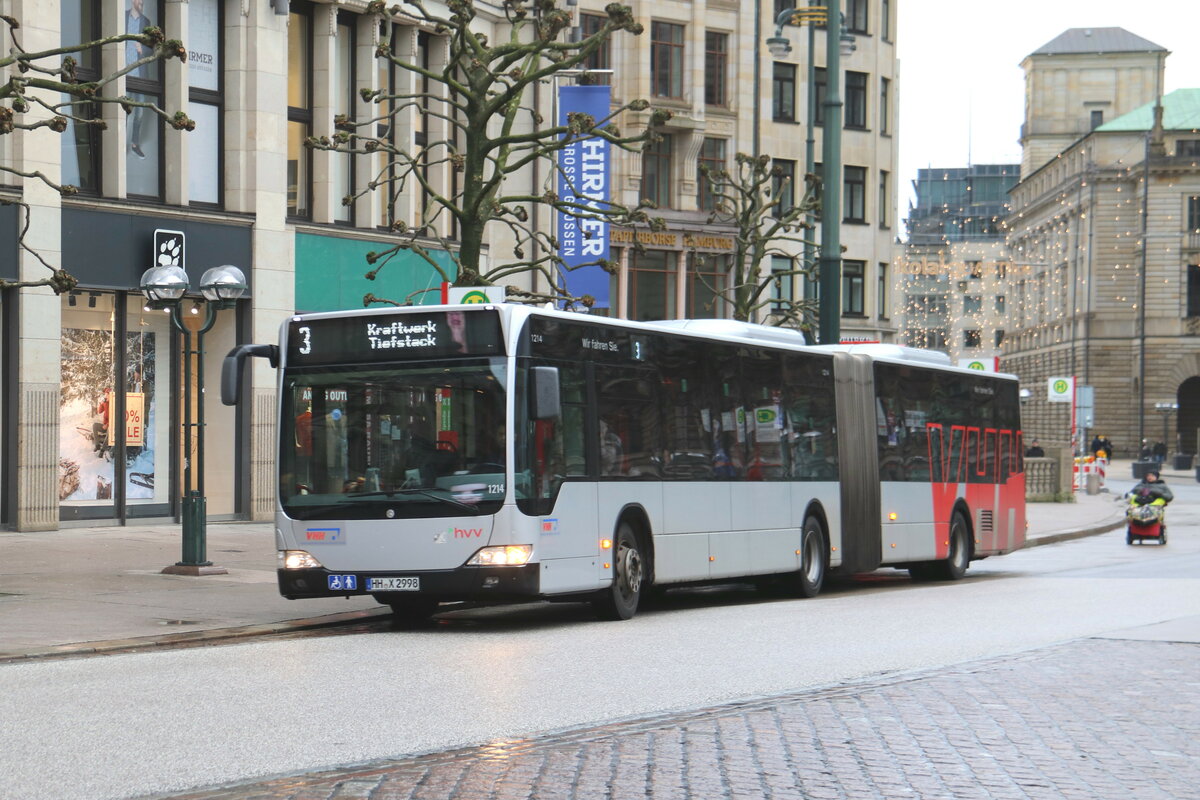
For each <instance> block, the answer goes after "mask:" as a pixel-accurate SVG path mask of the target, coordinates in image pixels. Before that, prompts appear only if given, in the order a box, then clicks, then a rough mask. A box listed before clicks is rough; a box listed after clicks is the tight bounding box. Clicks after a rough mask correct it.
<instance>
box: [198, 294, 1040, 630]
mask: <svg viewBox="0 0 1200 800" xmlns="http://www.w3.org/2000/svg"><path fill="white" fill-rule="evenodd" d="M247 355H257V356H267V357H270V358H271V359H272V361H273V362H274V363H275V364H276V365H277V366H278V368H279V399H280V402H279V423H278V435H279V452H278V463H277V468H278V478H279V495H278V506H277V511H276V528H277V530H278V534H277V538H278V548H279V570H278V577H279V590H280V592H281V594H283V595H284V596H286V597H289V598H300V597H305V598H312V597H335V596H337V597H340V596H345V595H355V594H370V595H372V596H374V597H375V598H376V599H377V600H378V601H379V602H381V603H384V604H387V605H389V606H391V607H392V608H393V609H394V611H395V612H396V614H397V615H398V616H401V617H408V618H414V619H415V618H421V617H427V616H429V615H430V614H432V613H434V612H435V611H436V610H437V609H438V605H439V604H440V603H443V602H451V601H466V600H469V601H495V602H508V601H513V600H521V599H534V598H537V599H546V600H572V601H577V600H587V601H591V602H592V603H593V604H594V605H595V607H596V609H597V611H598V613H599V614H600V615H601V616H604V617H608V618H615V619H628V618H629V617H631V616H633V614H634V613H635V612H636V611H637V608H638V603H639V600H640V598H641V597H642V596H643V595H644V594H645V592H646V591H647V589H648V587H650V586H656V587H672V586H679V585H687V584H697V583H705V582H730V581H732V580H741V579H754V580H755V581H760V582H762V583H776V584H783V585H785V586H787V587H790V588H791V589H792V590H793V591H794V592H795V593H796V594H797V595H800V596H804V597H811V596H813V595H816V594H817V593H818V592H819V591H820V590H821V586H822V584H823V582H824V581H825V578H826V575H827V574H828V573H830V572H832V573H839V574H854V573H862V572H869V571H872V570H875V569H878V568H880V567H894V568H899V569H907V570H909V571H910V572H911V573H912V575H913V576H914V577H919V578H928V579H934V578H941V579H950V580H953V579H958V578H961V577H962V576H963V574H964V572H965V571H966V569H967V566H968V564H969V562H970V561H971V560H974V559H980V558H985V557H987V556H991V555H999V554H1003V553H1007V552H1010V551H1012V550H1015V549H1017V548H1019V547H1021V546H1022V545H1023V543H1024V538H1025V506H1024V499H1025V486H1024V483H1025V481H1024V473H1023V464H1022V452H1023V451H1022V447H1021V422H1020V403H1019V399H1018V385H1017V380H1016V379H1015V378H1013V377H1012V376H1009V375H1001V374H995V373H982V372H974V371H970V370H965V369H960V368H958V367H955V366H953V365H951V363H950V361H949V359H948V358H947V357H946V356H944V355H943V354H939V353H931V352H926V351H919V350H912V349H908V348H903V347H898V346H893V345H846V346H832V347H809V346H805V345H804V344H803V340H802V338H801V337H800V335H799V334H798V333H797V332H795V331H791V330H786V329H780V328H771V327H764V326H759V325H752V324H747V323H740V322H732V321H721V320H694V321H672V322H658V323H654V322H650V323H635V322H628V321H624V320H614V319H606V318H597V317H591V316H585V315H580V314H572V313H564V312H558V311H552V310H545V309H538V308H531V307H527V306H520V305H509V304H502V305H464V306H418V307H410V308H397V309H387V310H374V309H370V310H362V311H347V312H336V313H322V314H307V315H302V316H295V317H292V318H290V319H289V320H288V321H287V322H286V323H285V324H284V325H283V328H282V332H281V341H280V344H279V345H278V346H275V345H243V346H241V347H239V348H236V349H235V350H234V351H232V352H231V353H230V354H229V356H228V357H227V359H226V364H225V369H224V374H223V381H222V394H223V399H224V400H225V401H226V402H227V403H232V402H235V401H236V398H237V395H238V393H239V387H238V376H239V373H240V366H241V362H242V361H243V359H244V358H245V356H247Z"/></svg>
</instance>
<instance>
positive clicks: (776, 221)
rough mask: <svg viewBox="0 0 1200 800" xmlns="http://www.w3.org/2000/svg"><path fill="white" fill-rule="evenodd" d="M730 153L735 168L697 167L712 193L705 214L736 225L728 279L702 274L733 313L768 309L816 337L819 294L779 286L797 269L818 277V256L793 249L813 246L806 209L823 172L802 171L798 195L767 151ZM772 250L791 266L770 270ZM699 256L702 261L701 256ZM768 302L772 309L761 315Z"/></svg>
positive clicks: (745, 317)
mask: <svg viewBox="0 0 1200 800" xmlns="http://www.w3.org/2000/svg"><path fill="white" fill-rule="evenodd" d="M734 161H735V162H736V166H735V168H734V172H733V173H730V171H729V170H725V169H720V170H713V169H710V168H708V167H706V166H702V167H701V173H702V175H703V179H704V180H706V181H708V184H709V186H710V187H711V192H712V195H713V199H714V201H715V210H714V211H713V212H712V213H711V214H709V216H708V221H709V223H720V224H724V225H731V226H733V228H734V250H733V257H732V261H731V264H730V269H729V273H728V283H727V284H725V285H721V286H714V285H712V284H711V283H708V281H707V279H706V278H705V277H704V275H703V274H702V273H701V274H700V275H699V277H700V278H701V280H704V281H705V283H706V285H707V286H708V289H709V291H710V292H712V293H713V295H714V298H715V299H714V302H715V303H722V304H727V305H728V306H729V310H730V312H731V314H732V316H733V318H734V319H738V320H742V321H746V322H753V321H755V320H757V319H759V318H760V317H764V316H765V321H766V322H767V323H768V324H771V325H777V326H784V325H786V326H789V327H794V328H798V329H800V330H801V331H802V332H803V333H804V335H805V337H806V338H807V339H808V340H809V341H813V340H814V337H813V331H814V330H816V327H817V314H818V305H817V301H816V300H814V299H807V298H803V297H799V298H796V297H792V298H790V299H789V298H786V297H784V293H783V292H780V291H778V290H779V289H780V288H781V282H782V281H785V280H786V281H789V282H791V281H793V280H794V279H795V277H796V276H797V275H803V276H804V277H805V278H807V279H808V280H810V281H812V280H815V278H816V275H817V263H816V259H815V258H814V257H812V256H809V257H807V258H806V257H805V256H804V255H799V254H797V250H798V247H797V245H799V246H801V247H803V246H805V245H808V247H805V248H804V250H805V251H806V252H809V253H815V252H816V243H815V242H813V241H812V240H811V239H809V238H807V236H806V233H807V232H808V231H810V230H811V229H812V227H813V226H812V224H811V223H809V222H808V221H807V220H806V217H807V216H808V215H809V214H811V213H812V212H813V211H814V210H816V209H817V208H818V207H819V205H820V197H819V189H820V179H819V178H817V176H815V175H812V174H808V175H805V176H804V193H803V195H802V196H801V197H799V198H798V199H796V198H795V191H796V187H794V186H793V185H792V179H791V177H790V176H788V175H785V174H784V172H783V170H781V169H780V168H779V166H778V165H773V164H772V160H771V157H770V156H769V155H761V156H759V157H757V158H755V157H753V156H748V155H746V154H745V153H738V154H737V155H736V156H735V158H734ZM772 256H783V257H784V258H787V259H788V263H789V264H791V265H792V266H791V268H790V269H787V270H780V271H772V270H771V264H770V258H771V257H772ZM696 258H698V259H700V260H701V261H702V260H703V258H704V256H699V255H697V256H696ZM764 262H766V263H765V264H764ZM772 289H775V290H776V292H775V293H774V294H772V291H771V290H772ZM767 307H769V308H770V310H769V312H768V313H767V314H766V315H762V314H761V313H760V312H762V309H764V308H767Z"/></svg>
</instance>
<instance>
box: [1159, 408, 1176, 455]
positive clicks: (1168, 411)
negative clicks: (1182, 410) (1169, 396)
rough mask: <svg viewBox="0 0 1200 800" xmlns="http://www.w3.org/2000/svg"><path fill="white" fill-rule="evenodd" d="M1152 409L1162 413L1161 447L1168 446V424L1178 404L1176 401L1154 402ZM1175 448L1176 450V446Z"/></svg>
mask: <svg viewBox="0 0 1200 800" xmlns="http://www.w3.org/2000/svg"><path fill="white" fill-rule="evenodd" d="M1154 410H1155V411H1156V412H1157V413H1159V414H1162V418H1163V435H1162V439H1161V441H1162V444H1163V447H1167V446H1168V445H1167V435H1168V433H1167V431H1168V426H1169V425H1170V422H1171V415H1172V414H1174V413H1175V412H1176V411H1178V410H1179V404H1178V403H1155V404H1154ZM1176 450H1178V448H1176Z"/></svg>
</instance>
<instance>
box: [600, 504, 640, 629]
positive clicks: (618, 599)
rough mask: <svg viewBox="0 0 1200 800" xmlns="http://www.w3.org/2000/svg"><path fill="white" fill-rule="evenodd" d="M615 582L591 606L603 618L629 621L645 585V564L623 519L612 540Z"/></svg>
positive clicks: (632, 533) (635, 541)
mask: <svg viewBox="0 0 1200 800" xmlns="http://www.w3.org/2000/svg"><path fill="white" fill-rule="evenodd" d="M612 555H613V582H612V586H610V587H609V588H607V589H605V590H604V591H603V593H602V594H601V596H600V597H599V598H598V599H597V600H595V601H594V602H593V603H592V606H593V607H594V608H595V609H596V615H597V616H599V617H600V618H601V619H611V620H621V619H630V618H632V617H633V615H634V614H636V613H637V609H638V602H639V601H640V600H641V597H642V589H643V587H644V585H645V582H646V566H645V565H646V561H645V558H644V556H643V555H642V550H641V545H640V544H639V542H638V537H637V534H635V533H634V532H633V526H631V525H630V524H629V523H628V522H627V521H624V520H622V522H621V524H620V525H619V526H618V527H617V535H616V536H615V537H613V553H612Z"/></svg>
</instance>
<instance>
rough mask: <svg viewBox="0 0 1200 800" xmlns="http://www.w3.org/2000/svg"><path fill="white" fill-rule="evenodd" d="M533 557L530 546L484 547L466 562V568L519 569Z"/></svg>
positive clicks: (504, 545) (505, 545)
mask: <svg viewBox="0 0 1200 800" xmlns="http://www.w3.org/2000/svg"><path fill="white" fill-rule="evenodd" d="M532 555H533V545H531V544H503V545H498V546H496V547H484V548H482V549H481V550H479V551H478V552H477V553H475V555H473V556H471V560H470V561H468V562H467V566H468V567H519V566H521V565H522V564H528V563H529V557H530V556H532Z"/></svg>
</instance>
